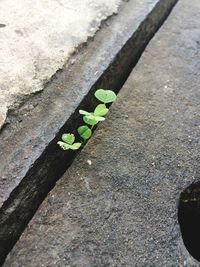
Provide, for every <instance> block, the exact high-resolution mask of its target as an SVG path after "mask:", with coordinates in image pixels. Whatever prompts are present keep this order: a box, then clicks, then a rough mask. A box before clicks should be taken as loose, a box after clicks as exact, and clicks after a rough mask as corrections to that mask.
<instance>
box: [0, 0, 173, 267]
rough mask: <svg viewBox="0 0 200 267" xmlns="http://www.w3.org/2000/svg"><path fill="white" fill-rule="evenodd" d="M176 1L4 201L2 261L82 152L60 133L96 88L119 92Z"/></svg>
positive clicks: (128, 49) (153, 20) (147, 25)
mask: <svg viewBox="0 0 200 267" xmlns="http://www.w3.org/2000/svg"><path fill="white" fill-rule="evenodd" d="M176 2H177V0H168V1H165V0H160V1H159V2H158V4H157V5H156V6H155V7H154V9H153V10H152V12H151V13H149V15H148V16H147V17H146V19H145V20H144V21H143V22H142V23H141V25H140V26H139V28H138V30H137V31H136V32H134V33H133V36H132V37H131V38H130V39H129V40H128V41H127V43H126V44H125V45H124V47H123V48H122V49H121V50H120V51H119V53H118V54H117V55H116V57H115V59H114V60H113V62H111V63H110V66H109V67H108V68H107V69H106V70H105V72H104V73H103V75H102V76H101V77H100V78H99V80H97V82H96V83H95V84H94V85H93V86H92V88H91V89H90V91H89V93H88V95H87V96H86V97H85V98H84V99H83V100H82V102H81V103H80V105H79V106H78V108H77V109H76V110H75V112H74V113H73V114H72V115H71V117H70V118H69V119H68V120H67V121H66V123H65V125H63V127H62V128H61V129H60V131H59V132H58V134H57V135H56V138H55V139H54V140H52V141H51V142H50V143H49V145H48V146H47V147H46V149H45V151H44V152H43V153H42V155H41V156H40V157H39V158H38V159H37V161H36V162H35V163H34V165H33V166H32V168H31V169H29V171H28V172H27V173H26V175H25V177H24V179H23V180H22V181H21V183H20V184H19V185H18V187H17V188H16V189H15V190H14V191H13V192H12V193H11V195H10V197H9V199H8V200H7V201H6V202H5V203H4V205H3V207H2V208H1V210H0V264H2V263H3V262H4V260H5V257H6V256H7V254H8V253H9V252H10V250H11V249H12V247H13V246H14V244H15V243H16V241H17V240H18V239H19V237H20V235H21V234H22V232H23V231H24V229H25V228H26V226H27V224H28V222H29V221H30V220H31V218H32V217H33V215H34V213H35V212H36V210H37V209H38V207H39V205H40V204H41V203H42V201H43V200H44V198H45V197H46V195H47V194H48V192H49V191H50V190H51V189H52V188H53V187H54V185H55V183H56V181H57V180H58V179H59V178H60V177H61V176H62V175H63V173H64V172H65V171H66V170H67V168H68V167H69V166H70V165H71V163H72V162H73V160H74V158H75V156H76V154H77V153H79V152H80V151H79V152H77V153H75V152H71V151H66V152H64V151H62V150H61V149H60V148H59V147H58V146H57V144H56V143H57V141H58V140H59V139H60V138H61V134H62V133H63V132H72V133H73V132H74V129H76V128H77V127H78V126H79V125H80V123H81V117H80V116H79V113H78V110H79V109H80V107H81V108H82V109H86V110H92V109H93V108H94V107H95V105H96V104H97V102H96V100H95V98H94V97H93V94H94V92H95V90H96V89H97V88H109V89H112V90H114V91H115V92H116V93H118V92H119V90H120V89H121V87H122V86H123V84H124V83H125V81H126V79H127V78H128V76H129V74H130V72H131V71H132V69H133V67H134V66H135V65H136V64H137V62H138V60H139V58H140V56H141V54H142V52H143V51H144V49H145V47H146V46H147V44H148V43H149V41H150V40H151V38H152V37H153V36H154V34H155V33H156V32H157V30H158V29H159V28H160V26H161V25H162V24H163V22H164V21H165V19H166V18H167V16H168V15H169V13H170V11H171V9H172V8H173V6H174V5H175V4H176Z"/></svg>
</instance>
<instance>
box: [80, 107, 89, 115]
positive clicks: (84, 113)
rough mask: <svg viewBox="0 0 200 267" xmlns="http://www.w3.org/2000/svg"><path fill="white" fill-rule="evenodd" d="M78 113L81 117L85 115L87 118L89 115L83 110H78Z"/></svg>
mask: <svg viewBox="0 0 200 267" xmlns="http://www.w3.org/2000/svg"><path fill="white" fill-rule="evenodd" d="M79 113H80V114H81V115H86V116H89V115H90V114H91V113H89V112H87V111H85V110H82V109H80V110H79Z"/></svg>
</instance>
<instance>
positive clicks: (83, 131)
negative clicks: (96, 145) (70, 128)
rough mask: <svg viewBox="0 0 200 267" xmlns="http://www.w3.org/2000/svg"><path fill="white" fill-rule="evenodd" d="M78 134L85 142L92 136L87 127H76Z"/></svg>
mask: <svg viewBox="0 0 200 267" xmlns="http://www.w3.org/2000/svg"><path fill="white" fill-rule="evenodd" d="M78 133H79V135H80V136H81V137H82V138H83V139H85V140H87V139H89V138H90V137H91V135H92V131H91V129H90V128H89V127H88V126H87V125H83V126H80V127H78Z"/></svg>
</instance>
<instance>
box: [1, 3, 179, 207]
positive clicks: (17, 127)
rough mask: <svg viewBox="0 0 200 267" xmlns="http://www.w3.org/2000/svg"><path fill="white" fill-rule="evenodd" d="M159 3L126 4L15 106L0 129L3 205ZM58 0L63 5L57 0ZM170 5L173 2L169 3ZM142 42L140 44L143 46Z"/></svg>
mask: <svg viewBox="0 0 200 267" xmlns="http://www.w3.org/2000/svg"><path fill="white" fill-rule="evenodd" d="M86 2H87V1H86ZM112 2H113V3H114V1H112ZM158 2H159V1H158V0H151V1H148V2H146V1H144V2H143V1H140V0H132V1H130V2H129V3H127V5H126V4H125V5H123V7H121V10H120V12H119V15H118V16H115V17H113V18H110V19H109V21H107V24H105V25H104V26H102V28H101V31H99V32H98V34H96V36H95V40H94V41H92V40H90V41H88V43H87V45H86V46H85V47H82V49H80V50H78V52H77V54H76V55H74V56H73V57H71V58H70V60H69V61H68V63H67V64H66V65H64V66H63V67H62V69H60V70H59V71H58V72H57V73H55V75H54V76H53V78H52V79H50V80H48V82H47V83H46V84H45V90H43V91H40V92H39V93H37V94H31V95H30V96H29V97H28V98H25V99H23V97H22V96H21V97H22V99H20V100H19V102H20V101H21V104H20V106H18V107H15V108H14V109H12V110H11V111H10V114H9V116H8V117H9V121H10V122H9V123H8V124H7V125H5V126H4V128H3V130H2V132H1V133H0V206H2V205H3V204H4V202H5V201H6V200H7V199H8V198H9V196H10V194H11V192H12V191H13V190H14V189H15V188H16V187H17V186H18V185H19V183H20V182H21V181H22V179H23V178H24V176H25V175H26V173H27V172H28V170H29V169H30V168H31V167H32V165H33V164H34V162H35V161H36V160H37V159H38V158H39V157H40V156H41V154H42V152H43V151H44V150H45V148H46V147H47V145H48V144H49V143H50V142H51V141H52V140H53V139H54V138H55V136H56V134H57V133H58V131H59V130H60V128H61V127H62V126H63V125H64V124H65V123H66V121H67V119H69V118H70V116H71V115H72V114H73V113H74V111H75V110H76V108H77V106H78V105H79V104H80V102H81V101H82V100H83V98H84V97H85V96H86V95H87V93H88V91H89V90H90V89H91V87H92V86H93V85H94V84H95V82H96V81H98V79H99V78H100V77H101V76H102V74H103V73H104V72H105V70H106V69H107V68H108V67H109V65H110V64H111V62H113V61H114V59H115V57H116V54H117V53H118V52H119V51H120V49H121V48H122V47H123V45H124V44H126V42H127V40H129V38H131V36H132V35H133V34H134V33H135V32H136V31H137V30H138V28H139V25H140V24H141V23H142V22H143V21H144V20H145V18H146V17H147V15H148V14H149V12H150V11H152V9H153V8H154V7H155V5H156V4H157V3H158ZM161 2H163V1H161ZM169 2H170V3H172V2H175V0H170V1H169ZM2 3H3V2H2ZM45 3H46V4H48V3H47V2H45ZM91 4H92V2H91ZM55 5H57V6H58V7H59V4H58V3H57V2H56V1H55ZM109 5H110V4H109ZM126 6H127V7H126ZM164 6H166V7H167V6H170V4H168V3H166V4H163V7H164ZM13 8H14V7H13ZM31 12H33V11H31ZM99 12H100V10H99ZM97 13H98V12H97ZM158 16H159V14H158V15H157V17H158ZM153 23H154V22H153ZM155 23H156V20H155ZM151 27H152V24H151ZM3 30H4V28H1V31H3ZM5 30H6V29H5ZM150 31H151V29H150ZM144 40H145V38H144ZM136 41H137V40H136ZM136 45H137V44H136ZM138 47H139V45H137V49H138Z"/></svg>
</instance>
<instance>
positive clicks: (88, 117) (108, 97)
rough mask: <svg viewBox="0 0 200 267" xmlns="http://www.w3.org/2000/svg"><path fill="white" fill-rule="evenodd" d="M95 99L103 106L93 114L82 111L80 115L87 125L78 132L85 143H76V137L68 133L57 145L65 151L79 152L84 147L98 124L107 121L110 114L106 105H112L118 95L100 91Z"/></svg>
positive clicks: (96, 93)
mask: <svg viewBox="0 0 200 267" xmlns="http://www.w3.org/2000/svg"><path fill="white" fill-rule="evenodd" d="M94 95H95V97H96V98H97V99H98V100H99V101H101V102H102V103H103V104H99V105H97V106H96V108H95V110H94V111H93V112H88V111H85V110H82V109H80V110H79V113H80V114H81V115H83V121H84V122H85V123H86V125H82V126H79V127H78V129H77V132H78V134H79V136H80V137H81V138H82V139H83V141H81V142H78V143H75V136H74V134H71V133H66V134H63V135H62V141H58V142H57V144H58V145H59V146H60V147H61V148H62V149H63V150H69V149H70V150H77V149H79V148H80V147H81V145H83V144H84V143H85V142H86V141H87V140H88V139H89V138H90V137H91V136H92V133H93V132H92V130H93V128H94V126H95V125H96V124H98V123H99V122H101V121H104V120H105V117H104V116H106V115H107V113H108V111H109V110H108V108H107V107H106V104H108V103H112V102H114V101H115V100H116V98H117V96H116V94H115V93H114V92H113V91H111V90H105V89H98V90H97V91H96V92H95V94H94Z"/></svg>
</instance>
